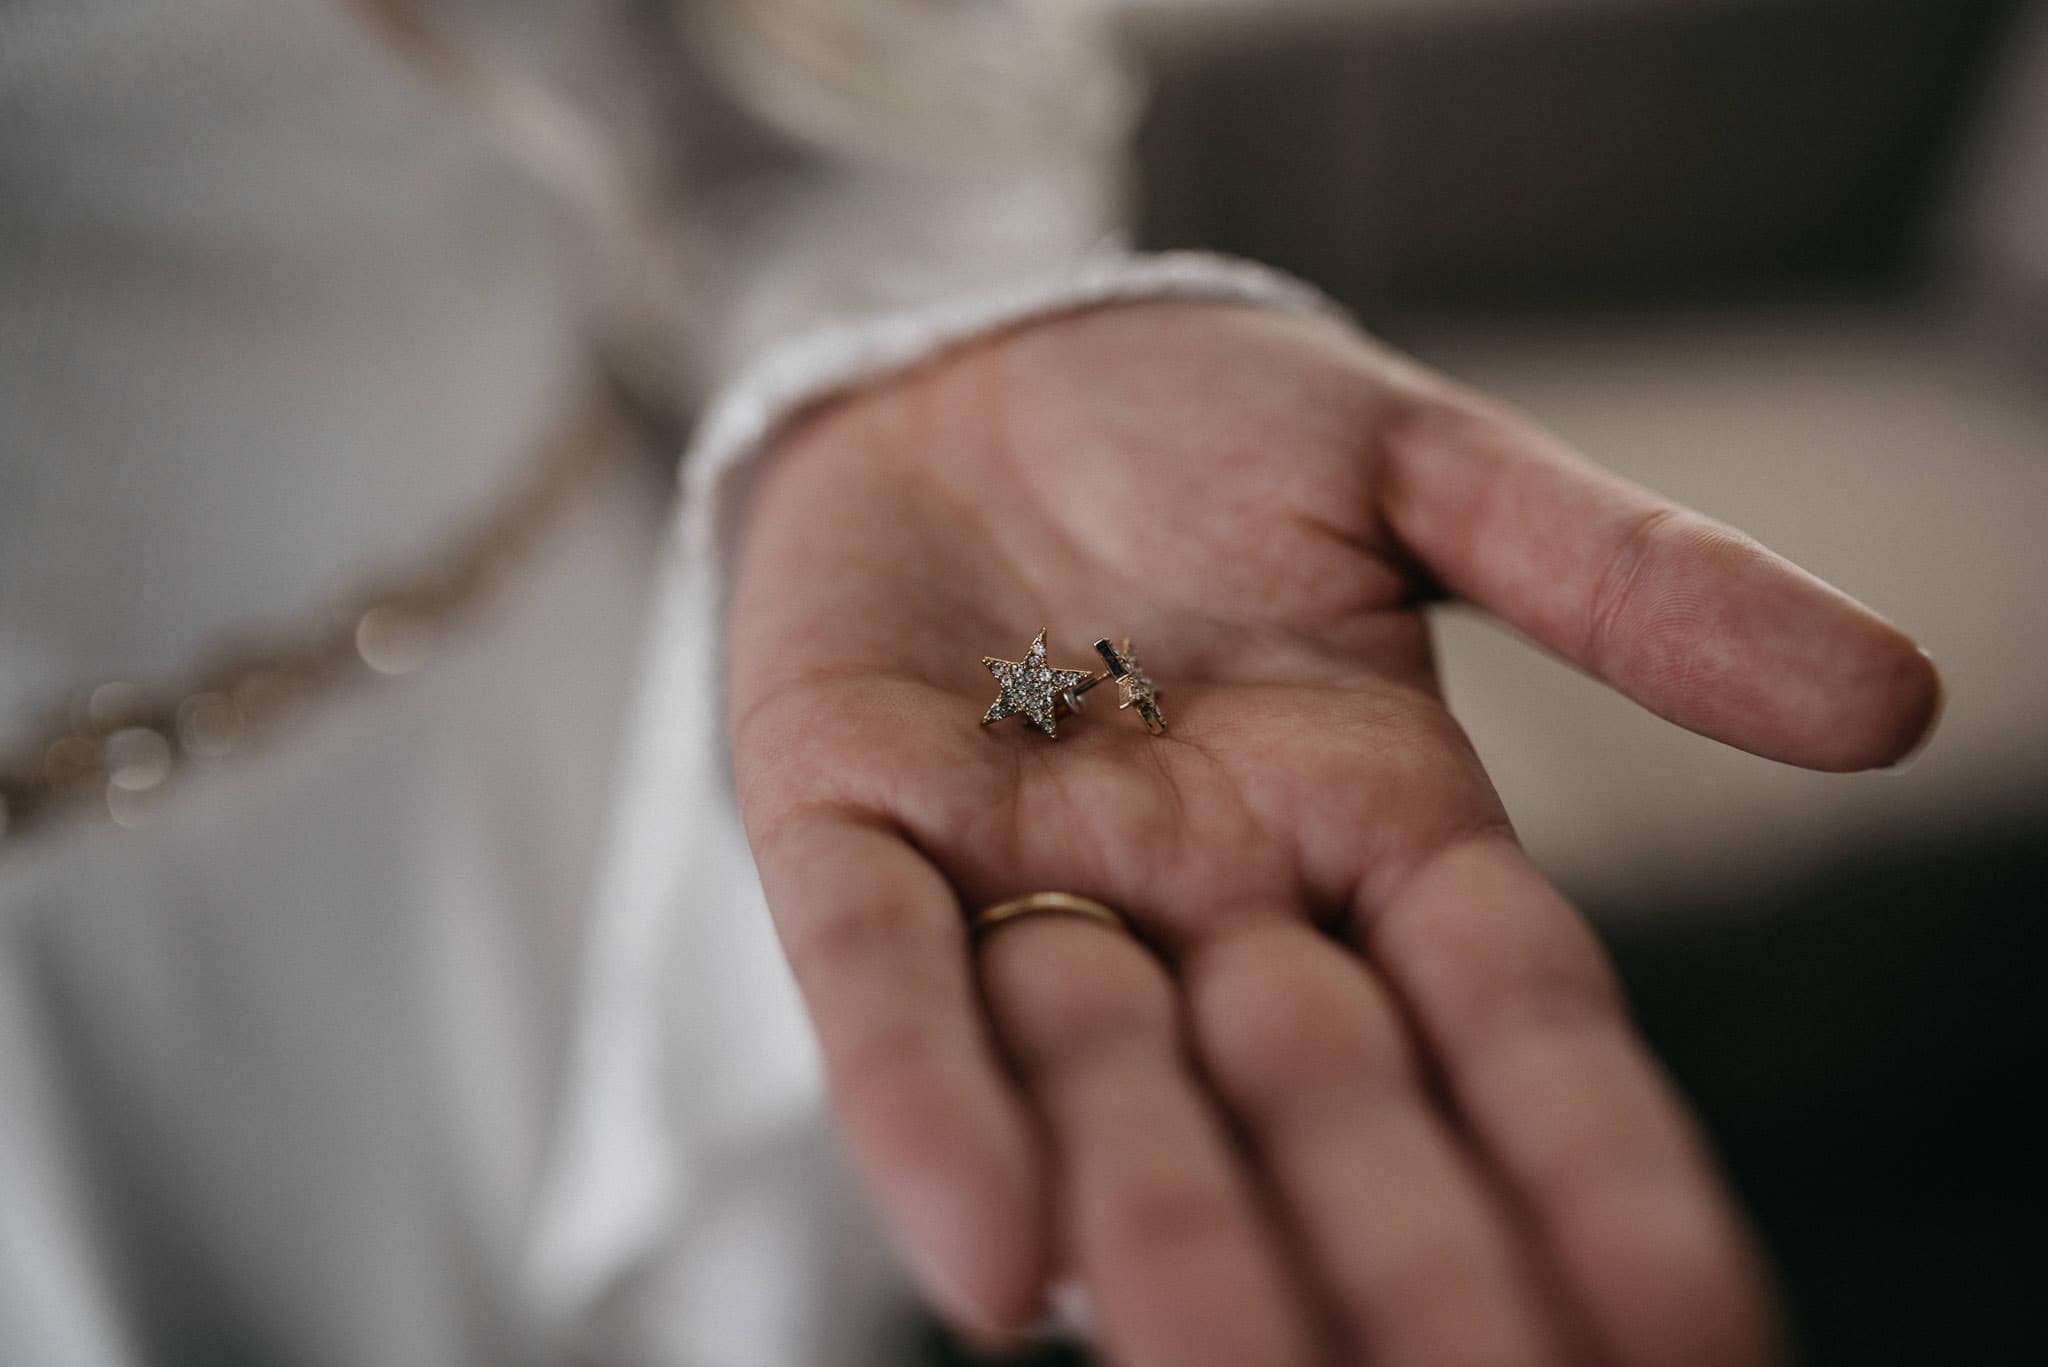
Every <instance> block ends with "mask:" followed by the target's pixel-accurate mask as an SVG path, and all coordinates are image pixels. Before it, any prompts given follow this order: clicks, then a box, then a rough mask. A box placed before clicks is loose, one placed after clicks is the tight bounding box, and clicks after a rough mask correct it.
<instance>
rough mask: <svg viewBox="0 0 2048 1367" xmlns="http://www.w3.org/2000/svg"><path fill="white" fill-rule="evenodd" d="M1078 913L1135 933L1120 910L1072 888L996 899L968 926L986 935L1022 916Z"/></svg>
mask: <svg viewBox="0 0 2048 1367" xmlns="http://www.w3.org/2000/svg"><path fill="white" fill-rule="evenodd" d="M1041 915H1049V916H1079V917H1082V918H1084V919H1086V920H1090V921H1095V922H1097V923H1099V924H1101V925H1105V926H1108V927H1109V928H1110V929H1111V930H1120V931H1122V932H1123V933H1124V934H1126V935H1133V936H1134V935H1136V933H1137V932H1136V931H1134V930H1132V929H1131V923H1130V922H1129V921H1127V920H1125V919H1124V918H1123V915H1122V914H1121V913H1119V912H1116V911H1113V910H1111V909H1110V908H1109V907H1106V906H1104V905H1103V904H1102V903H1100V902H1098V901H1096V900H1095V899H1094V898H1092V897H1078V896H1076V895H1075V894H1073V893H1071V892H1034V893H1030V894H1028V895H1026V896H1023V897H1013V898H1011V899H1010V900H1009V901H1007V902H998V903H996V904H995V905H994V906H992V907H984V908H982V909H981V910H980V911H979V912H977V913H975V917H974V924H973V926H972V927H971V929H972V930H973V932H974V934H976V935H985V934H987V933H988V932H989V931H991V930H994V929H995V928H996V927H997V926H999V925H1002V924H1003V923H1004V922H1005V921H1014V920H1017V919H1018V918H1020V917H1024V916H1041Z"/></svg>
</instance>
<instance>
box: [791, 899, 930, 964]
mask: <svg viewBox="0 0 2048 1367" xmlns="http://www.w3.org/2000/svg"><path fill="white" fill-rule="evenodd" d="M928 902H929V896H928V894H925V893H924V892H923V890H921V889H913V888H910V887H904V888H901V889H888V888H877V889H872V890H869V891H868V892H867V893H866V895H863V896H859V897H854V898H850V899H848V900H846V901H843V902H834V903H830V904H828V905H826V906H823V907H820V908H818V909H817V910H816V911H814V912H813V914H811V915H808V916H803V917H794V918H792V919H791V920H790V921H789V922H788V923H786V924H785V925H783V927H782V930H781V935H782V941H783V952H784V955H785V956H786V957H787V958H788V960H789V965H790V968H791V970H792V971H793V972H794V973H795V974H796V976H797V979H798V981H799V982H806V983H808V982H812V981H814V980H816V979H817V978H818V977H819V976H821V975H823V974H826V973H829V972H831V971H832V970H833V969H835V968H839V967H843V966H845V965H847V964H849V963H858V962H868V961H872V960H874V959H876V958H877V957H880V956H883V955H888V954H893V953H896V952H899V951H900V950H901V949H902V947H903V946H904V945H906V944H909V943H914V942H918V941H923V940H928V939H930V938H931V935H932V932H933V917H932V915H931V912H930V910H929V906H928V905H927V904H928Z"/></svg>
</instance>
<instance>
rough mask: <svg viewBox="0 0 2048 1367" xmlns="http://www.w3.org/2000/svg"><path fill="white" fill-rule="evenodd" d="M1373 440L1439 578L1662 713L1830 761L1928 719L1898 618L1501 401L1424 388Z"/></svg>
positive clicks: (1924, 726)
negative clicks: (1584, 453)
mask: <svg viewBox="0 0 2048 1367" xmlns="http://www.w3.org/2000/svg"><path fill="white" fill-rule="evenodd" d="M1381 455H1382V459H1383V463H1384V468H1383V471H1382V476H1383V481H1384V493H1383V503H1382V506H1383V508H1384V511H1385V516H1386V518H1387V522H1388V525H1389V527H1390V528H1391V529H1392V531H1393V532H1394V534H1395V535H1396V536H1398V537H1399V538H1400V539H1401V540H1402V542H1403V543H1404V544H1405V545H1406V546H1407V547H1408V548H1409V549H1410V550H1411V551H1412V552H1413V553H1414V554H1415V555H1416V556H1417V557H1418V558H1419V559H1421V561H1422V562H1423V563H1424V564H1425V565H1427V566H1428V568H1429V569H1430V570H1431V572H1432V573H1434V574H1435V576H1436V577H1437V579H1438V580H1439V581H1440V582H1441V583H1442V584H1443V585H1444V586H1445V587H1446V588H1448V589H1450V590H1451V591H1453V592H1455V593H1457V594H1459V595H1460V596H1462V597H1465V598H1469V599H1471V600H1472V601H1473V602H1476V603H1478V604H1480V605H1481V606H1483V607H1486V608H1488V609H1490V610H1491V611H1493V612H1495V613H1497V614H1498V615H1499V616H1501V617H1502V618H1504V619H1505V620H1506V621H1508V622H1509V623H1511V624H1513V625H1514V626H1516V627H1518V628H1519V629H1521V630H1522V631H1523V632H1525V633H1527V634H1528V635H1529V636H1531V637H1533V638H1534V639H1535V640H1537V641H1538V642H1540V643H1541V644H1543V645H1545V646H1548V647H1549V648H1550V649H1552V650H1554V651H1556V652H1558V653H1559V654H1560V655H1563V656H1564V657H1565V658H1567V659H1569V660H1571V661H1572V662H1574V663H1575V664H1577V665H1579V666H1580V667H1581V668H1584V669H1586V670H1588V671H1589V672H1591V673H1593V674H1595V675H1597V676H1599V677H1600V678H1602V679H1605V680H1606V681H1608V682H1609V683H1611V684H1613V685H1614V686H1615V687H1617V688H1619V689H1620V690H1621V691H1622V692H1624V693H1626V694H1628V695H1629V696H1630V697H1631V698H1634V699H1635V700H1636V701H1637V702H1639V703H1641V704H1642V705H1643V706H1645V707H1647V708H1649V709H1650V710H1651V711H1653V712H1655V713H1657V714H1658V715H1660V716H1662V717H1665V718H1668V719H1669V720H1671V721H1674V722H1677V723H1678V724H1679V725H1681V726H1684V727H1687V728H1689V729H1691V730H1694V731H1698V732H1700V733H1701V734H1703V735H1707V736H1711V737H1713V738H1714V739H1716V740H1721V741H1726V742H1727V743H1728V744H1730V745H1736V746H1740V747H1741V748H1743V749H1745V750H1749V751H1753V752H1754V753H1756V754H1760V755H1764V756H1766V757H1768V758H1771V759H1777V760H1783V761H1786V762H1787V763H1792V764H1799V765H1803V766H1805V767H1807V768H1810V769H1831V770H1852V769H1869V768H1876V767H1879V766H1882V765H1887V764H1892V763H1895V762H1897V761H1898V760H1899V759H1901V758H1903V757H1904V756H1905V755H1907V754H1908V753H1910V752H1911V751H1912V750H1913V749H1914V747H1915V746H1917V745H1918V744H1919V743H1920V741H1921V740H1922V739H1924V737H1925V736H1926V734H1927V733H1928V732H1929V731H1931V730H1932V729H1933V726H1934V722H1935V720H1936V717H1937V714H1938V712H1939V708H1940V700H1941V682H1940V676H1939V675H1938V674H1937V673H1936V672H1935V669H1934V665H1933V663H1932V662H1931V661H1930V660H1929V659H1928V658H1927V657H1926V655H1925V654H1923V653H1922V652H1921V651H1920V650H1919V649H1918V648H1917V647H1916V646H1915V645H1914V643H1913V642H1912V640H1911V639H1910V638H1908V637H1907V636H1906V635H1905V634H1904V633H1903V632H1901V631H1899V630H1898V629H1897V628H1896V627H1894V626H1892V625H1891V624H1890V623H1888V622H1886V621H1885V620H1884V619H1883V618H1881V617H1879V616H1878V615H1877V614H1876V613H1874V612H1872V611H1870V609H1868V608H1866V607H1864V606H1863V605H1861V604H1860V603H1857V602H1856V601H1855V600H1853V599H1851V598H1849V597H1848V596H1847V595H1845V594H1843V593H1841V592H1839V591H1838V590H1836V589H1834V588H1832V587H1830V586H1829V585H1827V584H1824V583H1822V582H1821V581H1820V580H1819V579H1816V578H1814V577H1813V576H1812V575H1810V574H1808V573H1806V572H1805V571H1804V570H1801V569H1800V568H1798V567H1797V566H1796V565H1793V564H1792V563H1791V562H1789V561H1787V560H1785V559H1783V558H1782V557H1780V556H1777V555H1774V554H1772V553H1771V552H1770V551H1768V550H1766V549H1764V547H1762V546H1761V545H1758V544H1757V543H1756V542H1755V541H1753V540H1751V539H1750V538H1749V537H1746V536H1744V535H1742V534H1741V533H1740V532H1737V531H1735V530H1733V529H1732V528H1729V527H1725V526H1723V525H1721V524H1720V523H1717V522H1714V521H1712V520H1711V519H1708V518H1705V517H1702V516H1700V515H1699V514H1698V513H1694V512H1690V511H1688V510H1686V509H1683V508H1679V507H1677V506H1676V505H1674V504H1671V503H1669V502H1666V501H1665V500H1663V499H1661V498H1659V497H1657V496H1656V495H1654V494H1652V493H1650V492H1649V491H1648V490H1645V489H1643V488H1640V487H1639V486H1637V485H1634V484H1632V483H1630V482H1629V481H1627V480H1624V479H1622V478H1620V477H1618V476H1616V475H1614V474H1611V473H1609V472H1608V471H1605V470H1601V469H1599V468H1597V467H1596V466H1594V465H1592V464H1591V463H1590V462H1588V461H1586V460H1585V459H1583V458H1582V457H1580V456H1578V455H1577V454H1575V453H1574V452H1572V451H1571V450H1569V449H1568V448H1566V447H1565V446H1564V445H1563V444H1562V443H1560V442H1558V441H1556V440H1555V439H1553V438H1551V437H1548V436H1546V435H1544V434H1543V433H1542V432H1540V431H1538V430H1537V429H1536V428H1535V427H1534V426H1533V425H1531V424H1529V423H1528V422H1526V421H1524V420H1522V419H1520V418H1519V417H1516V416H1515V415H1513V414H1511V413H1508V412H1506V411H1504V410H1501V409H1498V408H1494V407H1492V406H1489V405H1487V404H1485V403H1483V402H1482V401H1480V400H1478V399H1475V398H1471V397H1469V396H1464V395H1456V394H1452V395H1447V396H1442V397H1433V398H1431V399H1428V400H1426V401H1424V402H1423V403H1422V404H1421V405H1420V406H1419V407H1417V408H1416V409H1415V410H1414V411H1413V413H1412V414H1410V415H1409V416H1408V417H1406V418H1404V419H1403V420H1401V421H1399V422H1397V423H1396V424H1394V426H1393V428H1392V430H1391V431H1390V432H1389V434H1388V435H1387V437H1386V438H1385V440H1384V442H1383V445H1382V449H1381Z"/></svg>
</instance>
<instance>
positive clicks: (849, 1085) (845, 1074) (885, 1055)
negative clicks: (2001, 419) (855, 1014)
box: [823, 1019, 955, 1107]
mask: <svg viewBox="0 0 2048 1367" xmlns="http://www.w3.org/2000/svg"><path fill="white" fill-rule="evenodd" d="M954 1047H955V1046H953V1045H952V1044H951V1043H950V1042H948V1041H946V1040H943V1039H942V1038H941V1037H940V1036H938V1035H936V1034H935V1033H933V1032H932V1031H931V1030H930V1029H927V1028H925V1027H924V1026H923V1025H922V1024H920V1023H918V1022H915V1021H913V1020H910V1019H904V1020H901V1021H897V1022H893V1023H891V1024H889V1025H885V1026H881V1027H879V1028H877V1029H874V1030H870V1031H868V1032H867V1033H865V1034H863V1035H862V1036H861V1037H860V1038H858V1039H856V1040H852V1041H849V1042H845V1043H842V1044H838V1045H836V1046H835V1045H834V1043H833V1042H832V1040H831V1039H830V1038H829V1037H827V1038H826V1039H825V1040H824V1043H823V1048H824V1054H825V1062H826V1066H827V1069H828V1070H829V1072H830V1075H831V1078H832V1087H833V1090H834V1092H836V1093H837V1094H838V1095H839V1097H840V1098H841V1099H842V1101H843V1102H844V1103H845V1104H847V1105H854V1106H869V1105H875V1106H883V1107H887V1106H889V1105H891V1104H893V1103H895V1102H897V1101H899V1100H901V1098H903V1097H904V1096H905V1095H908V1094H910V1093H912V1092H915V1091H917V1090H920V1089H921V1088H922V1087H923V1085H924V1084H925V1083H926V1082H928V1081H929V1080H930V1079H932V1078H933V1077H935V1076H937V1075H940V1074H942V1073H943V1072H944V1071H945V1070H946V1054H947V1053H948V1051H949V1050H951V1049H952V1048H954Z"/></svg>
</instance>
